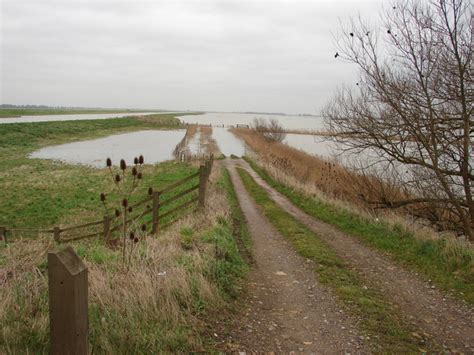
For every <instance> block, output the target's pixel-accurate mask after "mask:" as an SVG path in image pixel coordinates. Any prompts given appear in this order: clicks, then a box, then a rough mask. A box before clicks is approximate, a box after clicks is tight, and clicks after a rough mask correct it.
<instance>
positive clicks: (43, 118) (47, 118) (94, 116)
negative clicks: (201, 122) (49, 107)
mask: <svg viewBox="0 0 474 355" xmlns="http://www.w3.org/2000/svg"><path fill="white" fill-rule="evenodd" d="M157 113H163V114H165V113H169V112H124V113H91V114H88V113H87V114H77V115H40V116H21V117H11V118H0V124H6V123H30V122H52V121H79V120H106V119H110V118H122V117H128V116H143V115H153V114H157ZM170 113H172V112H170Z"/></svg>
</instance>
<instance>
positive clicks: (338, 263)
mask: <svg viewBox="0 0 474 355" xmlns="http://www.w3.org/2000/svg"><path fill="white" fill-rule="evenodd" d="M237 170H238V173H239V175H240V177H241V178H242V181H243V183H244V185H245V187H246V189H247V191H248V192H249V193H250V195H251V196H252V197H253V198H254V199H255V201H256V202H257V204H258V205H259V206H260V208H261V209H262V211H263V213H264V214H265V216H266V217H267V218H268V219H269V220H270V221H271V223H272V224H273V225H274V226H275V227H276V228H277V229H278V230H279V231H280V233H281V234H282V235H283V236H285V238H287V239H288V240H289V241H290V242H291V244H292V245H293V247H294V248H295V249H296V250H297V252H298V253H299V254H300V255H302V256H303V257H305V258H308V259H311V260H313V261H315V262H316V263H317V267H316V268H315V273H316V274H317V276H318V278H319V280H320V281H321V282H322V283H324V284H326V285H328V286H329V287H331V288H332V289H333V290H334V291H335V293H336V294H337V295H338V297H339V298H340V299H341V300H342V302H343V303H344V305H345V307H346V308H347V309H348V310H349V311H350V312H351V313H353V314H355V315H356V316H357V318H358V319H360V325H361V327H362V328H363V330H365V331H366V332H367V333H368V335H369V337H370V339H371V340H370V344H371V346H372V347H373V349H374V350H375V351H383V350H390V351H391V352H395V353H398V352H414V351H420V349H421V347H423V349H422V350H427V349H429V346H428V348H426V347H427V345H428V344H426V343H424V342H423V343H420V340H419V339H417V338H415V337H414V336H412V335H411V333H412V329H411V326H410V325H409V324H407V323H406V322H405V321H404V320H403V319H402V318H401V316H400V315H399V314H398V312H397V311H396V310H395V309H394V308H393V307H392V306H391V305H390V304H389V303H388V302H387V301H386V300H385V299H384V297H383V295H382V294H381V293H380V292H379V291H378V290H376V289H373V288H371V287H367V286H366V285H364V283H363V282H362V280H361V279H360V278H359V277H358V275H357V274H356V273H354V272H353V271H351V270H350V268H349V267H348V266H347V265H346V264H345V262H344V261H343V260H342V259H341V258H339V257H338V256H337V255H336V253H335V252H334V251H333V250H332V249H331V248H330V247H329V246H328V245H327V244H326V243H325V242H323V241H322V240H321V239H320V238H318V236H317V235H316V234H315V233H313V232H312V231H310V230H309V229H308V228H307V227H306V226H304V225H303V224H302V223H301V222H299V221H297V220H296V219H295V218H293V217H292V216H291V215H289V214H288V213H286V212H285V211H284V210H283V209H281V208H280V207H279V206H278V205H277V204H276V203H275V202H274V201H273V200H272V199H271V198H270V197H269V196H268V194H267V193H266V192H265V190H264V189H262V188H261V187H260V186H259V185H258V184H257V183H256V182H255V181H254V180H253V178H252V177H251V176H250V175H249V174H248V173H247V172H246V171H245V170H243V169H241V168H237Z"/></svg>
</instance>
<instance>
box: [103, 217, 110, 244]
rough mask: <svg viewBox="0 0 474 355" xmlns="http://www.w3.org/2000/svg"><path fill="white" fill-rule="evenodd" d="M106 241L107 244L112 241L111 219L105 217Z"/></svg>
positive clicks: (104, 231)
mask: <svg viewBox="0 0 474 355" xmlns="http://www.w3.org/2000/svg"><path fill="white" fill-rule="evenodd" d="M103 233H104V240H105V241H106V242H107V241H108V240H109V239H110V217H109V216H105V217H104V230H103Z"/></svg>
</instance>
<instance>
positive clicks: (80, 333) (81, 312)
mask: <svg viewBox="0 0 474 355" xmlns="http://www.w3.org/2000/svg"><path fill="white" fill-rule="evenodd" d="M48 277H49V318H50V327H49V328H50V344H51V351H50V353H51V354H53V355H56V354H58V355H59V354H71V355H82V354H87V353H88V346H87V344H88V343H87V332H88V316H87V304H88V290H87V287H88V285H87V267H86V265H85V264H84V262H83V261H82V260H81V259H80V258H79V257H78V256H77V255H76V253H75V252H74V250H73V249H72V248H71V247H70V246H68V247H66V248H65V249H63V250H61V251H53V252H49V253H48Z"/></svg>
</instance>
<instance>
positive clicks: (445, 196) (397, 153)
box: [324, 0, 474, 241]
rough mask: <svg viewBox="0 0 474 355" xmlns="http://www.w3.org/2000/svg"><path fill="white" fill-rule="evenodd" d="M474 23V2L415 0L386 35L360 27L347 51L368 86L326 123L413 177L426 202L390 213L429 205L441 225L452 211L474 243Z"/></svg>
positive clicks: (337, 102)
mask: <svg viewBox="0 0 474 355" xmlns="http://www.w3.org/2000/svg"><path fill="white" fill-rule="evenodd" d="M472 19H473V8H472V4H471V3H470V2H469V1H466V0H430V1H423V2H420V1H415V0H409V1H399V2H397V3H396V4H395V6H393V7H390V8H389V9H388V10H387V12H386V13H384V14H383V15H382V20H383V22H384V24H383V26H384V28H383V31H380V29H377V28H370V26H368V25H367V24H366V23H364V22H362V21H361V20H360V19H356V20H353V21H351V22H350V23H349V24H348V26H347V27H346V28H344V29H343V31H344V34H342V35H341V36H340V40H339V42H338V53H339V55H340V56H341V58H342V59H344V60H346V61H348V62H351V63H353V64H355V65H356V66H357V67H358V68H359V69H360V76H361V78H360V81H359V83H357V87H356V88H344V89H341V90H339V92H338V93H337V94H336V96H335V97H334V99H333V100H332V101H331V102H330V103H329V104H328V105H327V107H326V108H325V110H324V116H325V117H326V118H327V123H328V126H329V130H330V132H331V133H332V136H333V137H334V138H336V139H337V140H339V141H340V142H341V143H343V144H344V145H345V146H346V148H347V149H351V150H353V151H355V152H362V151H364V150H370V151H375V152H377V153H378V154H379V156H380V158H381V160H384V161H386V162H388V163H390V164H402V165H403V166H404V169H406V171H407V173H406V174H405V175H409V176H408V178H404V179H400V180H399V181H400V183H403V184H404V185H405V187H406V188H408V189H409V191H410V194H413V195H415V196H416V198H412V197H411V196H407V197H408V198H406V199H404V200H400V201H397V202H398V203H397V204H392V205H391V204H390V203H386V206H387V207H388V208H392V207H398V206H400V205H404V206H407V205H410V204H418V205H420V204H424V207H425V209H427V210H429V212H430V213H431V214H433V216H434V219H439V218H441V217H440V214H446V213H448V214H449V215H450V217H451V221H452V222H453V227H455V228H457V229H458V230H459V232H460V233H463V234H464V235H466V236H467V237H469V238H470V239H471V240H472V241H474V199H473V187H474V186H473V183H474V174H473V165H472V159H473V155H472V143H471V140H472V139H473V138H474V128H473V121H472V115H473V108H474V104H473V99H474V96H473V95H472V85H473V78H472V56H473V48H474V47H473V41H474V38H473V33H474V27H473V26H474V22H473V21H472ZM381 36H383V40H384V42H383V43H384V44H383V47H382V46H381V43H382V41H380V39H381V38H380V37H381ZM347 135H351V137H352V138H351V139H350V140H346V139H344V137H345V136H347ZM380 202H383V201H380Z"/></svg>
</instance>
